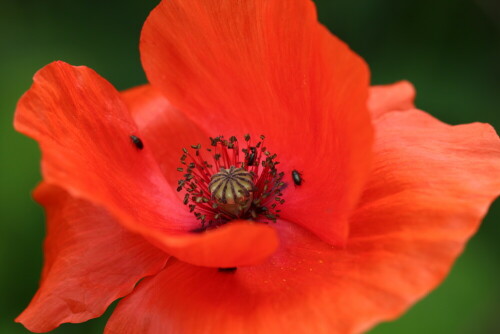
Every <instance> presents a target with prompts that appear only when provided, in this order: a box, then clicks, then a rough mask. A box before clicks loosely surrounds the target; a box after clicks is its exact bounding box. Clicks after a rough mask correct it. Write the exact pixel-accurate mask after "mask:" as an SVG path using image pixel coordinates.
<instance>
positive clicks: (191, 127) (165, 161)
mask: <svg viewBox="0 0 500 334" xmlns="http://www.w3.org/2000/svg"><path fill="white" fill-rule="evenodd" d="M122 96H123V99H124V101H125V103H126V104H127V106H128V107H129V110H130V112H131V113H132V117H133V119H134V121H135V123H136V124H137V127H138V128H139V131H140V133H141V136H142V139H143V141H144V142H146V143H147V144H148V146H149V147H150V149H151V153H152V154H153V156H154V157H155V159H156V161H157V162H158V165H159V166H160V169H161V171H162V172H163V175H164V176H165V178H166V179H167V181H168V182H169V184H170V185H171V186H172V187H174V188H177V186H178V185H177V181H178V180H179V179H181V178H182V173H179V172H178V171H177V167H182V166H181V165H180V157H181V155H182V154H183V152H182V148H183V147H186V148H189V147H190V145H197V144H199V143H200V144H201V143H202V144H206V143H208V142H209V141H208V137H209V136H208V135H207V134H206V133H205V132H204V131H203V130H202V129H201V128H199V127H198V126H197V125H196V124H195V123H193V122H192V121H191V120H189V119H188V118H187V116H186V115H184V114H183V113H182V112H180V111H179V110H177V109H175V108H174V107H173V106H172V104H171V103H170V102H169V101H168V100H167V99H166V98H165V97H164V96H163V94H162V93H160V92H159V91H158V90H157V89H155V88H153V87H151V86H150V85H143V86H139V87H135V88H132V89H129V90H127V91H125V92H123V93H122Z"/></svg>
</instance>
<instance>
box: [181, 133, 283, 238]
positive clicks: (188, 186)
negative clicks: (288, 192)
mask: <svg viewBox="0 0 500 334" xmlns="http://www.w3.org/2000/svg"><path fill="white" fill-rule="evenodd" d="M244 139H245V144H244V145H242V146H243V147H242V148H241V149H240V145H239V143H238V139H237V138H236V137H234V136H232V137H230V138H229V140H226V139H224V137H223V136H220V137H216V138H210V141H211V147H209V148H206V149H205V150H202V148H201V145H200V144H198V145H192V146H191V148H192V149H193V150H194V153H193V152H192V151H191V152H190V151H189V150H187V149H185V148H184V149H183V152H184V154H183V155H182V157H181V164H182V165H183V166H184V167H180V168H177V170H178V171H179V172H182V173H184V174H183V178H182V179H181V180H179V182H178V188H177V191H182V190H184V191H185V192H186V194H185V195H184V204H185V205H188V207H189V210H190V211H191V212H193V213H194V215H195V217H196V218H197V219H199V220H200V222H201V224H202V229H207V228H214V227H217V226H220V225H223V224H225V223H227V222H229V221H231V220H234V219H248V220H254V221H259V222H269V221H271V222H276V219H277V218H278V216H279V212H280V210H279V209H277V206H278V205H279V204H283V203H284V200H283V199H282V198H281V196H282V195H283V194H282V193H281V191H282V190H283V188H284V186H285V184H284V183H283V182H282V179H283V176H284V173H282V172H281V173H278V171H277V169H276V165H278V164H279V162H278V161H275V160H276V157H277V155H276V154H271V153H270V152H269V151H267V149H266V147H265V146H264V139H265V138H264V136H260V141H258V142H256V143H252V141H251V138H250V135H245V137H244Z"/></svg>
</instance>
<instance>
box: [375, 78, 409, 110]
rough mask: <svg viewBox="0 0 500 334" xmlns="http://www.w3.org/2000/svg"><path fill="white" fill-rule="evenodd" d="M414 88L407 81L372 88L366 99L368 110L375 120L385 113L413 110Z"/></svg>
mask: <svg viewBox="0 0 500 334" xmlns="http://www.w3.org/2000/svg"><path fill="white" fill-rule="evenodd" d="M414 99H415V88H414V87H413V85H412V84H411V83H410V82H408V81H400V82H396V83H394V84H392V85H383V86H372V87H371V88H370V97H369V99H368V109H369V110H370V112H371V115H372V118H374V119H376V118H378V117H380V116H381V115H383V114H384V113H386V112H390V111H404V110H408V109H412V108H415V105H414V104H413V101H414Z"/></svg>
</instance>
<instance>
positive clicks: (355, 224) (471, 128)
mask: <svg viewBox="0 0 500 334" xmlns="http://www.w3.org/2000/svg"><path fill="white" fill-rule="evenodd" d="M377 130H378V132H377V133H378V134H379V137H378V139H377V142H376V154H377V155H376V159H375V165H374V169H373V174H372V178H371V180H370V182H369V185H368V188H367V190H366V193H365V195H364V197H363V201H362V203H361V204H360V206H359V208H358V209H357V211H356V213H355V214H354V216H353V217H352V221H351V234H350V238H349V241H348V243H347V246H346V247H345V249H336V248H333V247H331V246H329V245H327V244H326V243H323V242H321V241H319V240H318V239H317V238H316V237H315V236H313V235H312V234H310V233H309V232H307V231H305V230H303V229H301V228H300V227H297V226H295V225H293V224H289V223H287V222H283V221H279V222H278V223H277V224H276V229H277V230H278V231H279V234H280V239H281V244H280V249H279V250H278V252H277V253H275V254H274V255H273V256H272V257H271V258H269V259H268V260H267V261H266V262H265V263H263V264H262V265H260V266H254V267H246V268H238V269H237V270H236V272H233V273H228V272H218V271H216V270H214V269H207V268H199V267H195V266H191V265H188V264H184V263H181V262H177V261H175V260H173V261H171V262H169V264H168V265H167V267H166V269H165V270H164V271H162V272H161V273H160V274H158V275H157V276H155V277H153V278H149V279H145V280H143V281H142V282H141V283H140V284H139V286H138V288H137V289H136V290H135V291H134V293H133V294H131V295H129V296H127V297H126V298H125V299H123V300H122V301H121V302H120V303H119V304H118V307H117V308H116V310H115V312H114V313H113V315H112V317H111V319H110V320H109V322H108V326H107V328H106V333H120V334H132V333H133V334H136V333H137V334H138V333H150V334H155V333H165V334H168V333H189V334H201V333H232V334H247V333H260V334H265V333H269V334H272V333H296V334H309V333H320V334H331V333H342V334H349V333H360V332H363V331H366V330H368V329H369V328H371V327H372V326H373V325H375V324H376V323H378V322H380V321H384V320H390V319H393V318H395V317H397V316H399V315H400V314H401V313H402V312H404V311H405V310H406V309H407V308H409V307H410V306H411V305H412V304H413V303H415V302H416V301H417V300H418V299H420V298H422V297H423V296H424V295H425V294H427V293H428V292H429V291H430V290H432V289H433V288H435V287H436V285H437V284H439V283H440V282H441V281H442V280H443V278H444V277H445V276H446V274H447V273H448V271H449V270H450V267H451V265H452V263H453V262H454V260H455V259H456V258H457V256H458V255H459V254H460V252H461V251H462V250H463V248H464V245H465V242H466V241H467V239H468V238H469V237H470V236H471V235H472V234H473V233H474V231H475V230H476V229H477V227H478V225H479V223H480V221H481V219H482V218H483V216H484V214H485V213H486V210H487V208H488V206H489V205H490V204H491V202H492V201H493V200H494V199H495V198H496V197H497V196H498V194H499V193H500V180H499V179H498V175H499V174H500V141H499V139H498V136H497V135H496V134H495V132H494V131H493V130H492V129H491V127H489V126H487V125H484V124H472V125H463V126H456V127H452V126H448V125H445V124H443V123H440V122H438V121H436V120H435V119H433V118H431V117H430V116H428V115H426V114H425V113H422V112H419V111H407V112H405V113H390V114H386V115H384V116H383V117H381V118H380V119H379V121H378V123H377ZM395 138H397V140H396V139H395Z"/></svg>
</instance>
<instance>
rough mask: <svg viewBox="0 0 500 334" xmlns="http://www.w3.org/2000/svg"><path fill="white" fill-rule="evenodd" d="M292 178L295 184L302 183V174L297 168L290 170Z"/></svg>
mask: <svg viewBox="0 0 500 334" xmlns="http://www.w3.org/2000/svg"><path fill="white" fill-rule="evenodd" d="M292 180H293V183H295V185H296V186H300V185H301V184H302V181H303V180H302V174H300V173H299V172H298V171H297V170H295V169H294V170H292Z"/></svg>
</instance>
